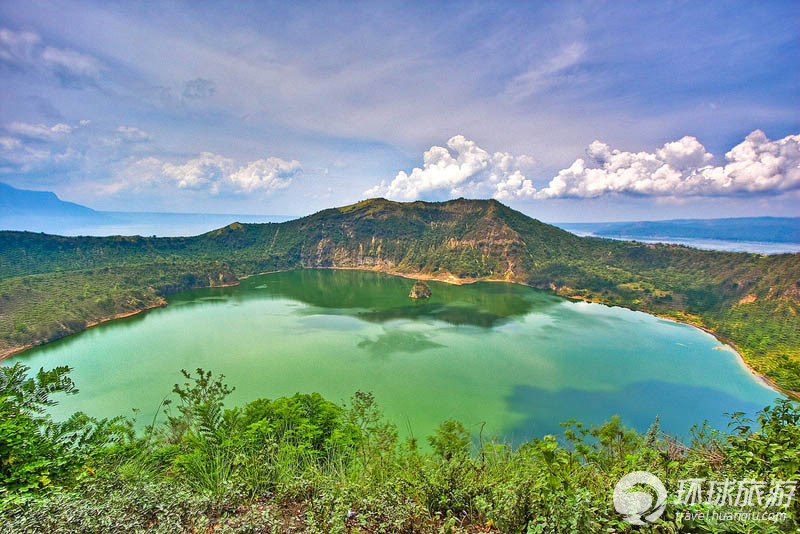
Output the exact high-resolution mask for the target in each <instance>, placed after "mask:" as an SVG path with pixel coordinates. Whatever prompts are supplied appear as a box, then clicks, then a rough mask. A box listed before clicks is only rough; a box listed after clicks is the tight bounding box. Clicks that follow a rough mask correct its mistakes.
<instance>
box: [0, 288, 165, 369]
mask: <svg viewBox="0 0 800 534" xmlns="http://www.w3.org/2000/svg"><path fill="white" fill-rule="evenodd" d="M166 306H167V301H166V299H165V298H164V297H159V300H158V302H156V303H154V304H150V305H148V306H145V307H144V308H140V309H138V310H133V311H129V312H123V313H116V314H114V315H109V316H107V317H102V318H100V319H98V320H96V321H88V322H87V323H86V324H85V325H84V326H83V328H81V329H80V330H76V331H75V332H69V333H67V334H64V335H63V336H59V337H57V338H54V339H47V340H43V341H39V342H36V343H28V344H27V345H21V346H17V347H11V348H10V349H6V350H4V351H3V352H0V362H2V361H3V360H5V359H6V358H10V357H11V356H15V355H17V354H20V353H22V352H25V351H26V350H30V349H33V348H36V347H41V346H43V345H47V344H48V343H52V342H54V341H58V340H59V339H64V338H65V337H69V336H71V335H74V334H79V333H81V332H85V331H86V330H88V329H90V328H92V327H93V326H97V325H99V324H103V323H107V322H109V321H115V320H117V319H125V318H126V317H133V316H134V315H139V314H140V313H142V312H146V311H148V310H154V309H156V308H164V307H166Z"/></svg>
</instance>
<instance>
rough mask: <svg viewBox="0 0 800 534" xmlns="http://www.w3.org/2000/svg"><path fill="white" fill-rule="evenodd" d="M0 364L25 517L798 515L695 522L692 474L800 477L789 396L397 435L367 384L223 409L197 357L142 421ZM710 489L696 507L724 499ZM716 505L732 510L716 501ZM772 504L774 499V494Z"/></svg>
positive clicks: (452, 521) (177, 522)
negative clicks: (712, 425) (73, 409)
mask: <svg viewBox="0 0 800 534" xmlns="http://www.w3.org/2000/svg"><path fill="white" fill-rule="evenodd" d="M27 371H28V368H27V367H25V366H23V365H21V364H16V365H14V366H12V367H3V368H0V524H2V526H3V532H7V533H9V534H11V533H39V532H46V533H61V532H64V533H66V532H69V533H101V532H103V533H105V532H115V533H127V532H131V533H132V532H164V533H177V532H185V533H196V532H220V533H232V532H241V533H255V532H267V533H273V532H275V533H277V532H320V533H329V532H408V533H414V532H420V533H430V532H441V533H457V532H509V533H510V532H524V533H534V532H539V533H550V532H581V533H591V532H631V531H637V532H662V533H663V532H789V531H793V530H794V529H796V528H797V527H798V526H800V522H799V521H798V518H800V499H797V498H795V499H794V500H793V501H792V504H791V506H790V507H788V508H781V509H780V510H779V511H786V513H787V516H786V518H785V520H781V521H779V522H770V521H744V522H742V521H731V522H725V521H716V520H712V519H708V520H691V521H690V520H685V519H684V517H683V516H682V515H681V512H685V511H686V510H687V508H686V506H685V505H682V504H680V503H677V502H675V500H674V499H675V493H676V488H677V487H678V486H679V482H678V481H679V480H682V479H688V478H706V479H708V480H721V481H724V480H725V479H731V480H744V479H748V480H765V481H770V480H775V479H780V480H784V481H797V480H798V479H800V448H798V447H797V443H798V442H800V410H799V409H798V407H797V405H796V404H794V403H792V402H791V401H788V400H779V401H777V403H776V404H775V405H774V406H772V407H768V408H765V409H764V410H763V411H762V412H760V413H759V415H758V420H757V422H755V423H754V422H750V421H747V420H745V419H743V418H742V417H741V415H739V414H733V415H732V418H731V423H732V425H731V426H732V428H733V430H732V432H731V433H729V434H723V433H717V432H715V431H711V430H709V429H708V428H707V427H705V426H700V427H697V428H696V429H695V430H694V432H693V435H694V438H693V439H692V441H691V443H689V444H683V443H680V442H679V441H677V440H675V439H673V438H671V437H670V436H667V435H664V434H662V433H661V432H660V431H659V428H658V422H657V421H656V422H655V423H654V425H653V426H652V427H651V429H650V430H649V431H648V432H647V433H645V434H639V433H637V432H635V431H632V430H629V429H627V428H624V427H623V426H622V425H621V424H620V422H619V419H618V418H616V417H612V418H611V419H610V420H609V421H608V422H607V423H605V424H603V425H602V426H599V427H596V428H584V427H582V426H581V424H580V423H577V422H575V421H570V422H568V423H565V424H564V425H563V427H564V433H563V435H562V436H560V438H557V437H555V436H544V437H543V438H542V439H533V440H531V441H529V442H527V443H524V444H523V445H521V446H520V447H518V448H516V449H512V448H511V447H510V446H509V445H507V444H504V443H497V442H485V441H483V440H482V439H481V438H480V436H470V435H469V433H468V432H467V431H466V429H465V428H464V426H463V425H462V424H461V423H459V422H457V421H446V422H444V423H442V425H441V426H440V427H439V428H438V429H437V430H436V431H435V433H434V434H433V435H432V436H429V437H428V438H427V441H428V445H429V447H426V448H425V450H423V449H422V448H421V447H420V445H419V444H418V443H417V442H416V440H414V439H410V440H408V441H406V442H405V443H400V442H399V441H398V433H397V430H396V428H395V427H394V426H393V425H392V424H391V423H389V422H387V421H385V420H384V419H383V417H382V416H381V413H380V411H379V410H378V408H377V407H376V406H375V403H374V401H373V398H372V396H371V395H370V394H367V393H356V394H355V396H354V397H353V399H352V401H351V402H350V404H349V405H348V406H339V405H336V404H333V403H331V402H329V401H326V400H325V399H323V398H322V397H321V396H320V395H318V394H308V395H304V394H299V393H298V394H296V395H294V396H292V397H285V398H279V399H275V400H267V399H258V400H255V401H252V402H250V403H248V404H246V405H245V406H243V407H237V408H232V409H225V408H224V407H223V401H224V399H225V397H226V395H227V394H228V393H230V392H231V389H230V388H229V387H228V386H227V385H225V383H224V382H223V377H222V376H220V377H214V376H212V374H211V373H210V372H207V371H203V370H202V369H198V370H197V372H196V374H190V373H188V372H186V371H183V374H184V376H185V379H186V381H185V382H184V383H183V384H182V385H177V384H176V385H175V388H174V390H173V396H172V397H171V398H170V397H165V400H164V402H163V406H164V409H163V414H162V417H161V419H160V420H154V421H153V422H152V424H151V425H149V426H148V427H147V429H146V431H145V432H144V433H143V434H140V435H137V434H136V433H135V432H134V431H133V430H132V428H133V422H132V421H130V420H127V419H125V418H123V417H117V418H114V419H110V420H95V419H92V418H90V417H88V416H86V415H84V414H80V413H76V414H74V415H73V416H72V417H71V418H70V419H69V420H67V421H66V422H54V421H52V420H51V419H50V418H49V416H47V415H45V413H44V410H45V408H46V407H47V406H49V405H52V404H53V403H54V402H55V399H54V396H55V395H56V394H60V393H61V394H74V393H76V389H75V385H74V384H73V383H72V381H71V380H70V378H69V376H68V373H69V369H68V368H66V367H62V368H57V369H53V370H51V371H44V370H40V371H39V372H38V373H37V374H36V375H35V376H33V377H29V376H27ZM636 470H645V471H649V472H652V473H654V474H656V475H657V476H658V477H659V478H660V479H661V480H662V481H663V482H664V484H665V485H666V487H667V488H668V490H669V492H670V496H669V498H668V501H667V507H666V510H665V512H664V514H663V515H662V516H661V518H660V519H658V520H656V521H655V522H653V523H652V524H649V525H647V526H643V527H636V528H634V527H632V526H631V525H629V524H628V523H625V522H623V521H622V516H620V515H619V514H617V513H616V512H615V511H614V509H613V505H612V500H611V495H612V492H613V488H614V486H615V485H616V483H617V481H618V480H619V479H620V478H621V477H622V476H623V475H625V474H627V473H629V472H632V471H636ZM711 510H714V508H710V507H709V505H705V504H702V505H695V506H693V507H692V511H694V512H699V511H707V512H709V511H711ZM718 510H719V509H718ZM758 510H761V509H760V508H759V509H758Z"/></svg>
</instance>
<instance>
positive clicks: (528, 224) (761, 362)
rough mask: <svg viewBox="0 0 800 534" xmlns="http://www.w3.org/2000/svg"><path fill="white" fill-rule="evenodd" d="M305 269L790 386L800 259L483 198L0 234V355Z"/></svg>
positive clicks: (798, 339)
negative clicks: (505, 304) (592, 307)
mask: <svg viewBox="0 0 800 534" xmlns="http://www.w3.org/2000/svg"><path fill="white" fill-rule="evenodd" d="M303 267H307V268H314V267H335V268H357V269H374V270H380V271H385V272H390V273H399V274H406V275H412V276H414V275H416V276H420V277H433V278H441V279H452V278H454V277H455V278H459V279H466V280H480V279H491V280H505V281H509V282H516V283H523V284H528V285H531V286H533V287H537V288H542V289H547V290H550V291H554V292H556V293H557V294H559V295H562V296H565V297H569V298H578V299H585V300H591V301H595V302H601V303H605V304H610V305H618V306H625V307H628V308H632V309H635V310H641V311H646V312H650V313H655V314H659V315H664V316H667V317H671V318H674V319H677V320H681V321H685V322H690V323H693V324H696V325H698V326H702V327H704V328H707V329H709V330H712V331H714V332H715V333H717V334H719V335H720V336H722V337H724V338H726V339H729V340H730V341H731V342H733V343H735V344H736V346H737V347H738V348H739V350H740V351H741V352H742V354H743V355H744V357H745V358H746V359H747V361H748V362H749V363H750V364H751V365H752V366H753V367H754V368H755V369H756V370H757V371H758V372H760V373H762V374H764V375H766V376H767V377H769V378H770V379H772V380H773V381H774V382H775V383H777V384H778V385H779V386H780V387H782V388H784V389H787V390H795V391H800V254H780V255H774V256H761V255H757V254H744V253H732V252H714V251H702V250H696V249H691V248H687V247H683V246H677V245H650V244H642V243H634V242H624V241H613V240H607V239H598V238H590V237H587V238H581V237H577V236H575V235H573V234H570V233H568V232H566V231H563V230H560V229H558V228H555V227H553V226H550V225H547V224H543V223H541V222H539V221H537V220H535V219H532V218H530V217H528V216H526V215H524V214H522V213H519V212H517V211H514V210H512V209H510V208H508V207H506V206H504V205H503V204H501V203H499V202H497V201H494V200H464V199H459V200H453V201H449V202H441V203H427V202H412V203H399V202H390V201H387V200H383V199H373V200H366V201H363V202H359V203H357V204H353V205H351V206H346V207H343V208H334V209H329V210H325V211H321V212H319V213H316V214H314V215H310V216H308V217H303V218H301V219H296V220H292V221H287V222H284V223H279V224H238V223H234V224H232V225H229V226H227V227H225V228H221V229H219V230H215V231H213V232H209V233H207V234H203V235H200V236H195V237H180V238H144V237H120V236H113V237H58V236H50V235H43V234H33V233H29V232H0V309H2V313H0V353H2V352H9V351H12V350H14V349H17V348H20V347H22V346H25V345H30V344H36V343H41V342H44V341H47V340H51V339H54V338H55V337H59V336H63V335H67V334H69V333H71V332H75V331H78V330H80V329H82V328H84V327H85V325H86V324H88V323H92V322H94V321H97V320H100V319H102V318H105V317H108V316H111V315H114V314H116V313H120V311H121V312H127V311H128V310H132V309H144V308H146V307H147V306H148V305H151V304H153V303H154V302H157V301H158V299H159V298H162V297H164V296H166V295H168V294H170V293H172V292H174V291H178V290H180V289H184V288H190V287H205V286H210V285H214V284H221V283H230V282H232V281H233V282H235V280H236V278H237V277H242V276H246V275H251V274H256V273H261V272H268V271H274V270H280V269H296V268H303ZM99 273H103V275H102V276H99V275H98V274H99Z"/></svg>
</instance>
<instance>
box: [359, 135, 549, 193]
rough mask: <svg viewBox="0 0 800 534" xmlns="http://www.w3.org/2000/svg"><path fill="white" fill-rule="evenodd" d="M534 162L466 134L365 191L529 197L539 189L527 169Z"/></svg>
mask: <svg viewBox="0 0 800 534" xmlns="http://www.w3.org/2000/svg"><path fill="white" fill-rule="evenodd" d="M533 163H534V160H533V158H531V157H530V156H524V155H520V156H514V155H511V154H509V153H507V152H495V153H493V154H492V153H489V152H488V151H486V150H484V149H482V148H481V147H479V146H478V145H477V144H476V143H475V142H474V141H470V140H469V139H467V138H465V137H464V136H463V135H456V136H454V137H452V138H450V140H449V141H447V147H441V146H432V147H431V148H430V149H429V150H427V151H426V152H425V154H424V155H423V164H422V168H419V167H417V168H415V169H413V170H412V171H411V173H410V174H409V173H406V172H405V171H400V172H398V173H397V176H395V178H394V179H393V180H392V181H391V182H390V183H388V184H387V183H386V182H385V181H383V182H381V183H380V184H379V185H377V186H375V187H373V188H371V189H369V190H367V191H365V192H364V194H365V195H367V196H373V197H374V196H386V197H387V198H395V199H400V200H415V199H419V198H438V197H458V196H471V197H482V196H491V197H494V198H498V199H503V200H508V199H512V198H519V197H528V196H531V195H533V193H534V192H535V189H534V188H533V184H532V183H531V181H530V180H529V179H527V178H526V177H525V175H524V174H523V172H524V171H525V170H526V169H528V168H530V167H532V166H533Z"/></svg>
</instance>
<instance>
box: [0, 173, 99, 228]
mask: <svg viewBox="0 0 800 534" xmlns="http://www.w3.org/2000/svg"><path fill="white" fill-rule="evenodd" d="M33 215H39V216H47V217H95V216H97V215H99V213H98V212H96V211H95V210H93V209H91V208H87V207H86V206H81V205H80V204H75V203H73V202H65V201H63V200H61V199H60V198H58V196H56V194H55V193H52V192H50V191H29V190H27V189H17V188H16V187H11V186H10V185H8V184H4V183H1V182H0V217H2V218H3V219H5V218H12V217H29V216H33Z"/></svg>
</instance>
